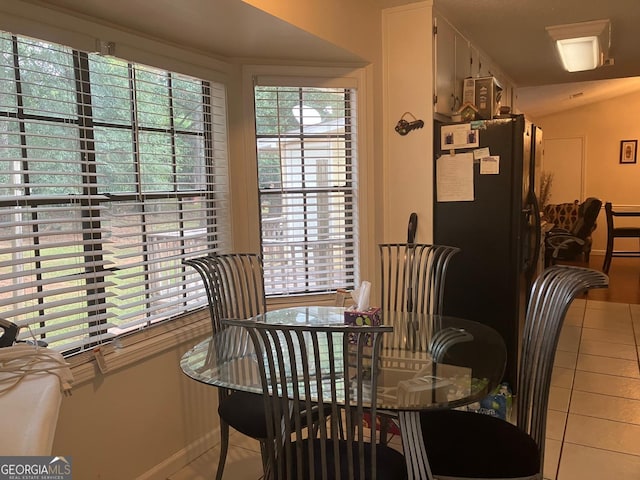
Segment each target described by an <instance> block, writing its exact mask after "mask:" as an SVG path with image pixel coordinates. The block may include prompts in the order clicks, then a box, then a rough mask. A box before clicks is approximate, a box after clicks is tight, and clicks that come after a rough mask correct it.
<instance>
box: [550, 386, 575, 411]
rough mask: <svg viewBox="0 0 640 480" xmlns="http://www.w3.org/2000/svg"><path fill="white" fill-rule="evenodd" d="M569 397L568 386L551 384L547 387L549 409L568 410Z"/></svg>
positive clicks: (569, 390)
mask: <svg viewBox="0 0 640 480" xmlns="http://www.w3.org/2000/svg"><path fill="white" fill-rule="evenodd" d="M570 399H571V389H570V388H560V387H554V386H552V387H551V388H550V389H549V410H558V411H560V412H568V411H569V400H570Z"/></svg>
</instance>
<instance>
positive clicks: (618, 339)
mask: <svg viewBox="0 0 640 480" xmlns="http://www.w3.org/2000/svg"><path fill="white" fill-rule="evenodd" d="M582 339H583V340H595V341H598V342H609V343H621V344H623V345H635V343H636V342H635V339H634V338H633V334H632V333H631V332H615V331H611V330H603V329H600V328H583V329H582Z"/></svg>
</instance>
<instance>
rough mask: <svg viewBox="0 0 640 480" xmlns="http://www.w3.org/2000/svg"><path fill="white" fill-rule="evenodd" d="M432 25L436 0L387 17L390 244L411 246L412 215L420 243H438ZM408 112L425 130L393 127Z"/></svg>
mask: <svg viewBox="0 0 640 480" xmlns="http://www.w3.org/2000/svg"><path fill="white" fill-rule="evenodd" d="M432 22H433V12H432V2H431V1H428V2H420V3H414V4H411V5H407V6H402V7H395V8H392V9H388V10H385V11H384V12H383V42H384V43H383V54H384V60H383V67H384V68H383V71H384V74H383V101H384V110H383V139H384V160H383V161H384V170H383V175H382V177H383V182H384V183H383V189H382V195H381V198H382V199H383V200H384V205H383V206H382V207H383V211H384V237H383V240H384V241H385V242H406V240H407V225H408V221H409V215H410V214H411V213H412V212H416V213H417V214H418V230H417V232H416V241H417V242H421V243H430V242H432V241H433V34H432V28H431V25H432ZM405 112H410V113H411V114H412V115H413V116H414V117H415V118H417V119H420V120H423V121H424V127H423V128H421V129H417V130H413V131H411V132H409V133H408V134H407V135H405V136H401V135H399V134H398V133H396V132H395V130H394V128H395V125H396V123H397V122H398V120H400V118H401V117H402V115H403V114H404V113H405ZM409 120H411V117H409Z"/></svg>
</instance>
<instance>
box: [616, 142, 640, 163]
mask: <svg viewBox="0 0 640 480" xmlns="http://www.w3.org/2000/svg"><path fill="white" fill-rule="evenodd" d="M637 153H638V140H621V141H620V163H636V158H637Z"/></svg>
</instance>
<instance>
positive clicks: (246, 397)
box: [218, 391, 267, 439]
mask: <svg viewBox="0 0 640 480" xmlns="http://www.w3.org/2000/svg"><path fill="white" fill-rule="evenodd" d="M218 415H220V418H221V419H222V420H224V421H225V422H227V423H228V424H229V425H230V426H231V427H233V428H234V429H236V430H237V431H239V432H240V433H243V434H244V435H247V436H249V437H252V438H258V439H259V438H267V424H266V420H265V418H266V415H265V410H264V400H263V399H262V395H261V394H257V393H249V392H241V391H235V392H232V393H231V395H229V396H228V397H225V398H224V399H223V400H222V401H221V402H220V405H218Z"/></svg>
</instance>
